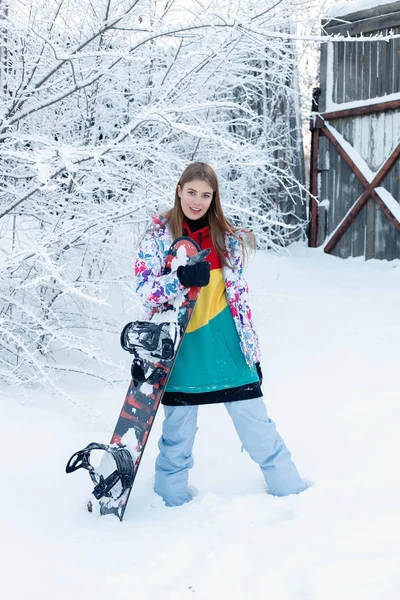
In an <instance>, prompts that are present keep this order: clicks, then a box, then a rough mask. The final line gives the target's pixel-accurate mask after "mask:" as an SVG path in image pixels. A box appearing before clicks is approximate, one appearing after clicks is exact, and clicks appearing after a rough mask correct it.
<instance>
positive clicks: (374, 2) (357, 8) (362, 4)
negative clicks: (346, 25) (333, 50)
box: [325, 0, 399, 18]
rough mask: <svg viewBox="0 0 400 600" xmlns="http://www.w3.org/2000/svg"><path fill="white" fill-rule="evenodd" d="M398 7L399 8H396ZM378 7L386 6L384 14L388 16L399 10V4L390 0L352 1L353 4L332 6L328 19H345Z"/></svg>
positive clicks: (327, 12)
mask: <svg viewBox="0 0 400 600" xmlns="http://www.w3.org/2000/svg"><path fill="white" fill-rule="evenodd" d="M396 5H397V6H396ZM377 6H382V7H383V6H385V7H387V9H386V8H385V10H384V11H382V12H383V13H385V14H387V13H390V12H391V7H392V8H393V10H394V11H395V10H399V2H398V0H397V1H396V2H388V0H352V1H351V2H344V3H342V4H336V5H335V6H331V7H330V8H328V10H327V11H326V13H325V17H326V18H332V17H343V16H345V15H351V14H353V13H357V12H361V11H365V10H369V9H371V8H376V7H377Z"/></svg>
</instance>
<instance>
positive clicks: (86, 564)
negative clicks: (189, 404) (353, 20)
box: [0, 0, 400, 600]
mask: <svg viewBox="0 0 400 600" xmlns="http://www.w3.org/2000/svg"><path fill="white" fill-rule="evenodd" d="M331 4H334V3H331ZM348 4H349V5H350V4H351V5H352V6H347V5H346V6H345V7H344V8H342V9H341V13H340V14H341V15H342V16H346V15H348V14H351V13H352V12H354V11H363V10H372V11H375V7H381V6H384V4H385V3H384V2H383V0H379V2H371V0H357V2H354V3H348ZM394 4H396V6H394V8H393V13H394V12H396V11H398V10H399V7H398V6H397V4H398V3H394ZM330 10H331V12H329V14H330V15H331V16H332V15H335V14H337V7H334V8H333V9H330ZM376 10H377V11H378V12H379V10H381V9H380V8H376ZM324 11H325V7H324V6H322V5H321V3H320V2H312V1H309V2H301V1H300V0H282V1H281V2H278V3H276V2H274V1H273V0H257V1H253V0H216V1H212V2H211V1H208V0H207V1H205V2H200V1H198V0H166V1H165V2H160V1H159V0H96V2H93V1H92V0H0V124H1V127H0V414H1V419H0V430H1V440H2V445H3V452H2V453H1V458H0V465H1V471H0V472H1V474H2V478H3V481H2V485H1V486H0V515H1V516H0V540H1V543H0V573H1V577H0V597H1V598H4V599H6V598H7V599H9V598H10V599H11V598H12V599H13V600H50V599H51V600H53V599H57V600H67V599H68V600H70V599H71V598H73V599H74V600H86V599H87V598H95V599H96V600H115V599H116V598H118V599H120V598H121V599H125V598H135V599H136V598H141V599H142V600H185V599H190V598H193V599H198V600H220V599H221V598H224V597H226V598H229V599H230V600H247V599H252V600H265V599H266V598H268V599H272V600H301V599H303V598H308V599H309V600H400V542H399V540H400V513H399V503H400V479H399V477H398V464H397V462H398V456H399V455H400V437H399V435H398V423H399V422H400V403H399V396H400V394H399V385H398V372H397V368H398V364H397V363H398V357H399V350H400V324H399V319H398V307H399V303H400V259H399V258H395V259H394V260H386V259H385V258H384V253H385V251H389V250H390V252H391V253H392V254H391V255H390V257H391V258H392V257H393V256H399V253H398V252H397V250H398V247H399V246H398V238H397V237H396V235H397V233H398V231H400V229H399V228H398V229H397V230H396V223H397V224H399V227H400V212H399V205H398V202H399V187H398V181H399V179H398V177H397V175H398V168H399V167H398V160H397V166H396V161H395V160H394V161H392V162H393V164H392V165H391V166H392V167H393V173H394V175H393V174H392V175H393V176H392V175H390V177H391V179H390V178H389V177H387V178H386V179H384V178H381V180H380V182H379V187H376V195H375V196H374V197H372V196H371V197H369V204H368V207H367V208H366V209H365V210H364V212H365V211H366V210H367V209H368V211H369V212H368V219H367V218H366V220H365V224H363V223H364V222H363V221H361V219H363V218H364V213H363V212H362V213H361V217H360V219H359V222H361V229H360V231H361V233H360V234H357V233H355V229H354V228H353V229H350V230H349V232H348V233H347V234H346V235H344V236H342V238H341V240H340V243H339V244H338V246H337V248H340V251H337V250H335V251H334V252H333V253H332V254H327V253H325V252H324V249H323V245H320V246H319V247H309V245H310V240H309V238H310V239H311V237H312V234H311V236H310V221H312V218H310V206H313V203H314V210H317V209H316V208H315V207H317V203H316V201H315V198H313V197H312V195H311V194H310V191H309V190H310V186H309V179H308V175H306V171H307V163H308V165H309V164H310V162H312V159H311V160H310V157H309V156H308V152H309V137H308V136H309V133H308V117H309V111H310V96H311V89H312V88H313V87H314V86H316V85H318V84H319V82H318V76H317V70H318V60H319V58H318V57H319V49H320V46H319V44H320V42H321V40H322V42H323V44H324V43H325V42H328V41H329V44H330V45H329V52H328V60H327V64H328V66H329V68H331V69H332V72H331V73H328V75H327V89H328V92H329V93H328V99H327V103H326V110H331V111H337V110H340V109H342V108H343V106H344V105H345V107H346V108H347V109H348V110H350V111H351V110H353V109H354V108H355V109H356V110H357V108H358V109H360V107H362V110H363V111H364V112H365V114H367V113H368V111H372V112H373V110H372V109H371V108H370V107H371V106H372V105H374V103H375V104H377V101H378V100H379V103H380V104H385V103H386V104H387V105H388V103H389V102H390V109H388V107H387V106H386V107H383V108H384V110H386V109H387V111H388V112H385V113H384V112H381V113H380V116H379V118H377V117H376V115H375V113H374V114H373V116H372V117H371V120H370V121H368V118H369V117H366V118H364V121H362V117H360V116H358V117H357V118H358V119H359V120H358V121H357V122H356V126H355V128H354V131H355V132H356V134H355V135H354V139H351V135H350V133H351V132H352V129H351V127H347V125H345V126H343V129H340V127H341V125H340V122H339V125H338V120H337V121H335V120H334V119H333V118H332V121H331V122H333V123H334V126H335V127H337V129H333V126H332V125H330V124H329V122H328V120H327V121H326V123H327V125H326V131H327V132H328V133H329V131H331V132H332V131H333V132H334V134H332V136H333V137H334V138H335V140H336V142H337V143H338V145H339V146H340V145H341V146H342V148H343V149H344V150H345V152H347V154H348V158H349V159H351V160H350V162H351V161H352V164H353V165H354V166H355V167H356V168H358V172H359V173H360V176H358V179H360V180H362V178H364V180H365V182H364V183H365V185H364V184H363V185H364V187H368V186H369V185H370V184H371V182H374V181H375V179H376V177H377V174H379V172H380V171H381V169H382V165H383V164H384V161H386V160H387V158H388V156H389V155H390V153H391V152H393V151H394V149H395V148H396V147H397V146H396V145H397V144H398V143H399V139H398V134H399V132H400V121H399V118H398V116H399V108H400V104H399V102H400V96H399V94H400V83H399V78H398V76H397V75H396V73H398V56H399V54H398V50H396V48H398V46H396V45H395V44H398V40H399V37H400V29H398V30H395V31H394V30H390V31H389V29H387V30H385V32H384V33H382V34H380V38H379V44H380V45H379V46H377V45H376V46H374V48H379V51H378V50H376V53H375V55H374V56H375V58H374V60H375V63H374V65H381V63H380V62H379V61H380V60H381V59H382V61H381V62H382V64H383V58H382V57H385V61H386V62H385V64H386V65H387V66H388V69H389V71H390V73H391V77H392V79H391V82H392V81H393V87H392V88H390V90H389V91H388V89H389V88H388V86H386V87H385V86H384V85H381V86H380V91H379V90H377V92H376V95H375V96H374V94H373V93H372V92H371V89H372V83H373V82H374V81H375V80H373V78H371V77H370V81H369V84H368V85H369V88H368V90H367V91H366V92H365V94H364V97H363V98H359V97H357V99H356V101H354V100H353V99H352V98H350V96H349V98H347V99H346V98H345V101H344V103H343V102H341V103H338V102H337V89H338V83H337V80H335V78H334V73H333V65H336V62H335V61H337V58H335V57H336V56H337V54H335V52H336V50H334V48H337V46H335V44H337V45H339V44H341V43H344V40H345V37H341V34H338V35H337V37H336V38H334V37H329V35H330V34H329V35H325V36H324V38H323V39H322V38H321V29H320V22H321V18H322V16H323V14H328V13H326V12H324ZM332 11H333V12H332ZM377 14H378V13H377ZM375 16H377V15H375ZM378 16H379V15H378ZM391 18H393V17H391ZM352 39H353V38H352ZM358 42H359V43H354V44H353V46H354V47H355V46H357V50H354V56H356V55H357V52H361V50H359V49H360V48H362V52H363V53H364V54H360V55H357V56H362V60H364V58H365V60H367V58H366V57H367V56H369V57H371V56H372V55H373V52H372V51H370V47H372V45H373V43H376V44H377V43H378V42H376V41H375V42H373V43H372V44H370V43H369V41H368V40H367V41H365V38H364V37H363V35H362V34H361V37H360V38H359V39H358ZM323 44H322V45H323ZM386 46H387V48H389V47H390V52H392V54H390V53H389V50H387V48H386ZM386 50H387V51H386ZM379 53H380V54H379ZM342 54H343V53H342ZM344 54H346V52H344ZM348 54H349V55H350V52H349V53H348ZM352 56H353V55H352ZM379 56H381V59H380V58H379ZM391 56H392V57H395V59H393V60H397V62H393V63H391V62H390V57H391ZM396 57H397V58H396ZM371 61H372V59H371ZM365 64H366V63H365ZM371 64H372V62H371ZM396 69H397V71H396ZM364 70H366V67H365V69H364ZM382 72H383V69H382ZM377 73H378V71H377ZM379 73H380V71H379ZM376 79H377V77H376ZM350 80H351V78H349V82H350ZM371 82H372V83H371ZM396 85H397V88H396ZM339 87H340V86H339ZM342 87H343V86H342ZM349 89H350V86H348V88H347V92H346V93H347V94H349V91H348V90H349ZM342 91H343V90H342ZM343 93H344V92H343ZM335 94H336V95H335ZM344 95H345V94H344ZM377 110H378V109H377ZM379 110H381V111H383V109H382V106H381V107H380V108H379ZM368 114H369V113H368ZM386 115H389V116H386ZM385 118H386V121H385ZM371 123H372V125H371ZM346 127H347V129H346ZM357 128H358V129H357ZM370 131H372V132H373V137H372V138H371V140H370V142H368V141H366V140H367V139H368V136H369V135H370ZM321 147H322V150H321V151H320V153H319V158H318V161H319V160H320V159H321V161H320V163H319V164H317V167H318V166H319V167H321V165H323V168H322V167H321V168H320V169H319V175H318V177H316V178H315V187H314V188H313V189H314V192H315V197H316V198H317V199H318V200H319V208H318V211H320V212H319V217H320V220H319V230H318V231H316V230H314V234H315V239H317V237H318V239H319V240H320V241H319V243H320V244H322V243H323V241H324V240H325V241H326V239H328V235H332V234H334V233H336V232H337V230H338V229H340V227H341V226H342V225H343V222H344V221H345V218H346V215H347V214H348V212H349V211H350V209H351V207H352V205H353V203H354V202H356V201H357V197H358V195H359V194H360V195H361V194H362V193H363V191H364V187H360V183H359V181H357V180H356V179H357V178H354V177H353V174H354V173H353V174H352V173H350V175H351V177H353V179H351V178H350V181H351V185H348V184H347V183H346V182H345V178H344V175H348V172H346V169H344V170H340V169H341V166H343V165H341V163H340V164H339V161H338V160H336V158H335V160H336V162H335V161H334V160H332V159H331V158H329V157H328V158H327V156H328V150H329V147H328V146H327V145H326V146H321ZM324 153H325V154H324ZM343 160H344V159H343ZM192 161H206V162H209V163H210V164H211V165H212V166H214V167H215V169H216V171H217V174H218V177H219V179H220V183H221V191H222V204H223V209H224V211H225V213H226V215H227V216H228V217H229V219H230V220H231V221H232V222H233V223H234V224H235V225H240V226H243V227H249V228H251V229H252V230H253V231H254V233H255V235H256V238H257V250H256V251H255V252H254V253H253V254H252V256H251V258H250V261H249V264H248V266H247V279H248V282H249V287H250V298H251V303H252V308H253V312H254V317H255V321H256V325H257V330H258V333H259V337H260V340H261V348H262V363H261V364H262V369H263V373H264V382H263V394H264V397H265V401H266V405H267V408H268V412H269V416H270V418H272V419H273V420H274V421H275V422H276V424H277V428H278V431H279V432H280V434H281V435H282V437H283V438H284V440H285V442H286V444H287V445H288V447H289V448H290V450H291V451H292V454H293V458H294V460H295V462H296V464H297V466H298V468H299V471H300V472H301V474H302V476H303V477H304V478H305V479H306V480H307V481H308V482H309V484H310V486H309V488H308V489H307V490H306V491H305V492H303V493H302V494H300V495H298V496H288V497H283V498H278V497H274V496H271V495H269V494H268V493H267V490H266V489H265V484H264V480H263V478H262V475H261V472H260V470H259V468H258V467H257V465H256V464H254V463H253V462H252V461H251V459H250V458H249V456H248V455H247V454H246V452H244V451H242V449H241V446H240V442H239V440H238V437H237V435H236V433H235V431H234V428H233V425H232V422H231V420H230V419H229V417H228V415H227V413H226V410H225V408H224V406H223V405H221V404H219V405H212V406H202V407H201V408H200V411H199V429H198V433H197V437H196V442H195V448H194V458H195V466H194V468H193V470H192V471H191V475H190V484H191V485H192V486H193V490H194V492H195V495H194V498H193V500H192V501H191V502H190V503H188V504H185V505H184V506H181V507H175V508H168V507H166V506H165V505H164V503H163V501H162V499H161V498H160V497H159V496H157V495H156V494H155V492H154V491H153V478H154V461H155V457H156V455H157V452H158V448H157V442H158V439H159V436H160V431H161V423H162V408H161V409H160V411H159V413H158V414H157V417H156V421H155V424H154V427H153V429H152V431H151V435H150V439H149V442H148V444H147V447H146V451H145V453H144V458H143V461H142V463H141V467H140V470H139V474H138V476H137V479H136V481H135V485H134V489H133V491H132V495H131V498H130V502H129V505H128V508H127V510H126V513H125V516H124V520H123V522H120V521H119V520H118V519H117V518H115V517H113V516H105V517H100V516H99V515H98V514H89V513H88V512H87V510H86V501H87V499H88V496H89V495H90V492H91V490H92V488H93V485H92V482H91V480H90V478H89V475H88V474H87V473H86V472H84V471H83V470H81V471H78V472H77V473H74V474H71V475H67V474H66V473H65V466H66V463H67V461H68V459H69V458H70V456H71V455H72V454H73V453H74V452H75V451H77V450H78V449H81V448H83V447H85V446H86V445H87V444H88V443H89V442H92V441H96V442H100V443H104V444H107V443H108V442H109V441H110V437H111V434H112V431H113V429H114V426H115V422H116V419H117V417H118V414H119V412H120V409H121V405H122V402H123V399H124V396H125V393H126V390H127V387H128V384H129V372H130V357H129V355H127V353H125V352H123V351H122V350H121V348H120V344H119V335H120V331H121V329H122V327H123V326H124V325H125V323H127V322H128V321H132V320H134V319H137V318H140V316H141V314H142V313H141V310H140V306H139V301H138V298H137V297H136V295H135V291H134V279H133V273H132V267H133V262H134V258H135V253H136V250H137V245H138V241H139V240H140V238H141V236H142V234H143V233H144V231H145V230H146V227H147V226H148V224H149V219H150V217H151V215H154V214H160V213H161V212H162V211H165V210H166V209H167V208H168V207H170V206H171V203H172V201H173V197H174V193H175V186H176V183H177V177H178V176H179V173H180V172H181V171H182V169H183V168H184V167H185V166H186V165H187V164H188V163H189V162H192ZM318 161H317V163H318ZM347 164H348V163H347ZM396 169H397V171H396ZM322 171H323V173H325V175H323V176H324V177H325V176H326V182H328V183H324V186H325V187H323V188H322V186H321V181H322V179H321V177H322V175H320V173H321V172H322ZM339 173H340V176H339ZM342 173H344V175H343V178H342ZM387 173H389V171H387ZM327 174H328V175H327ZM331 175H332V178H331V179H332V180H333V181H334V193H335V194H336V201H334V198H333V195H332V196H329V194H328V193H326V197H321V189H324V190H325V189H326V190H329V185H330V181H331V180H330V179H329V177H331ZM396 177H397V179H396ZM357 185H358V186H359V187H357ZM377 185H378V184H377ZM340 186H342V187H340ZM396 186H397V187H396ZM372 187H373V186H372ZM355 190H358V191H357V193H356V191H355ZM314 192H313V193H314ZM373 193H374V191H372V192H371V194H373ZM332 194H333V192H332ZM346 194H347V195H346ZM353 196H354V198H353ZM342 199H344V200H343V206H342V205H340V210H342V209H343V211H342V213H341V212H340V210H339V204H340V202H341V201H342ZM367 200H368V198H367ZM375 201H376V202H377V203H378V204H379V202H378V201H380V202H381V204H379V206H380V207H381V208H383V209H384V211H386V212H384V214H383V213H382V214H381V213H380V212H379V211H380V208H379V206H378V204H374V202H375ZM323 211H325V213H324V212H323ZM346 211H348V212H346ZM314 214H315V212H314ZM324 214H325V217H324V218H326V221H325V223H326V227H327V230H326V231H324V227H323V225H321V223H322V222H323V218H322V217H323V215H324ZM371 215H373V216H374V218H375V219H376V223H378V225H376V230H375V231H374V232H373V235H372V234H371V230H370V229H368V228H370V227H371V223H372V221H373V218H372V217H371ZM382 215H383V216H382ZM388 215H389V217H390V220H391V221H392V223H389V217H388ZM311 216H312V213H311ZM379 219H381V220H379ZM374 223H375V222H374ZM393 224H394V225H395V227H394V228H393ZM328 226H329V227H330V229H329V227H328ZM389 226H390V227H392V229H390V230H389ZM328 230H329V231H328ZM321 232H322V233H321ZM317 234H318V236H317ZM324 236H325V238H324ZM321 238H323V239H322V241H321ZM389 238H390V240H389ZM343 240H344V241H343ZM371 240H372V241H373V243H372V242H371ZM311 245H312V244H311ZM364 246H365V248H367V249H368V251H371V252H372V250H373V252H376V253H377V255H378V254H379V255H380V256H381V255H382V256H383V260H376V259H373V260H365V258H366V253H367V250H365V256H364ZM360 248H361V250H360ZM371 249H372V250H371ZM346 252H348V254H345V253H346ZM396 252H397V254H396ZM340 253H341V254H340ZM335 254H336V255H335ZM337 254H340V255H341V256H344V255H346V256H349V258H346V259H343V258H339V257H338V255H337Z"/></svg>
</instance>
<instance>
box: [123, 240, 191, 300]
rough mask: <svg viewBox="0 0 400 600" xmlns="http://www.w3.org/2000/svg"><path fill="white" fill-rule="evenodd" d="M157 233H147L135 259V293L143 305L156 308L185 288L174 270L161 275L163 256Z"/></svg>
mask: <svg viewBox="0 0 400 600" xmlns="http://www.w3.org/2000/svg"><path fill="white" fill-rule="evenodd" d="M156 235H157V233H155V234H153V233H149V234H147V235H146V236H145V237H144V238H143V240H142V241H141V243H140V245H139V251H138V255H137V258H136V261H135V278H136V293H137V294H138V296H139V298H140V300H141V301H142V303H143V305H144V306H147V307H152V308H156V307H157V306H160V305H162V304H165V302H171V301H172V300H173V299H174V298H175V297H176V296H177V295H178V294H180V293H181V292H182V291H184V290H186V288H185V287H184V286H183V285H182V284H181V283H180V281H179V279H178V276H177V274H176V271H172V272H171V273H169V274H168V275H163V274H162V273H163V270H164V256H163V252H162V250H161V249H160V247H159V244H158V243H157V239H156V237H155V236H156Z"/></svg>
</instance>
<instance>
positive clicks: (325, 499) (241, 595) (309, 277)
mask: <svg viewBox="0 0 400 600" xmlns="http://www.w3.org/2000/svg"><path fill="white" fill-rule="evenodd" d="M248 271H249V282H250V289H251V292H252V297H253V306H254V311H255V316H256V319H257V324H258V327H259V331H260V336H261V342H262V349H263V361H262V365H263V369H264V372H265V383H264V385H263V390H264V395H265V398H266V402H267V406H268V410H269V413H270V417H271V418H273V419H274V420H275V421H276V423H277V425H278V427H279V430H280V432H281V434H282V435H283V436H284V438H285V440H286V442H287V444H288V446H289V447H290V448H291V450H292V452H293V455H294V457H295V460H296V462H297V464H298V466H299V469H300V470H301V472H302V474H303V476H304V477H306V478H307V479H309V480H311V481H312V482H314V483H313V486H312V487H311V488H310V489H309V490H307V491H306V492H304V493H303V494H301V495H300V496H291V497H287V498H274V497H272V496H269V495H267V494H266V493H265V490H264V482H263V478H262V476H261V473H260V472H259V469H258V467H257V466H256V465H255V464H254V463H252V461H251V460H250V458H249V457H248V456H247V455H246V454H245V453H241V449H240V443H239V441H238V439H237V436H236V433H235V431H234V430H233V427H232V424H231V421H230V419H229V418H228V416H227V414H225V412H226V411H225V410H224V408H223V406H211V407H202V410H201V411H200V419H199V431H198V434H197V440H196V444H195V467H194V469H193V471H192V474H191V483H192V484H193V485H194V486H195V487H196V488H197V489H198V495H197V496H196V497H195V498H194V500H193V501H192V502H191V503H189V504H187V505H185V506H183V507H178V508H166V507H165V506H164V505H163V503H162V501H161V499H160V498H159V497H158V496H156V494H155V493H154V492H153V491H152V481H153V471H154V458H155V456H156V452H157V441H158V437H159V433H160V425H161V414H158V417H157V420H156V423H155V426H154V428H153V431H152V435H151V439H150V441H149V444H148V446H147V449H146V453H145V456H144V459H143V462H142V466H141V471H140V472H139V475H138V479H137V482H136V488H135V490H134V492H132V497H131V500H130V504H129V506H128V508H127V511H126V514H125V518H124V521H123V522H122V523H120V522H119V520H118V519H117V518H115V517H99V516H95V515H90V514H88V513H87V512H86V510H85V499H86V495H87V494H88V493H89V492H90V491H91V489H92V487H91V482H90V479H89V476H88V474H87V473H86V472H83V471H80V472H77V473H76V474H72V475H66V474H65V473H64V468H65V463H66V461H67V459H68V458H69V456H70V455H71V454H72V452H73V451H75V450H76V449H78V448H81V447H83V446H85V445H86V444H87V443H88V442H90V441H99V442H105V443H107V442H108V441H109V437H110V431H112V429H113V426H114V423H115V419H116V415H117V413H118V412H119V409H120V404H121V403H122V399H123V396H124V393H125V391H126V390H125V388H126V387H127V383H128V378H127V381H126V382H124V383H121V385H119V386H115V387H107V386H102V385H101V384H99V383H97V384H96V385H94V386H92V385H91V384H90V382H89V383H87V384H86V385H85V386H81V385H78V384H77V385H76V386H74V382H73V381H71V389H70V391H72V392H73V394H74V396H75V397H76V398H77V399H78V400H79V403H80V406H81V407H82V408H81V409H80V408H76V407H74V406H72V405H71V404H69V403H68V402H66V401H64V402H62V401H56V400H55V398H54V396H53V395H51V394H44V393H37V394H33V395H32V399H31V401H30V402H26V401H25V402H21V399H19V398H16V397H11V396H9V395H6V396H3V397H1V412H2V419H1V437H2V440H3V448H4V452H2V458H1V462H2V464H1V473H2V475H3V485H2V486H1V520H2V534H1V539H2V550H1V570H2V580H1V589H2V596H3V597H4V598H8V597H12V598H15V599H16V600H17V599H18V600H25V598H31V599H34V600H39V599H40V600H50V598H54V597H57V598H59V599H60V600H63V599H64V598H65V599H67V598H71V597H74V598H76V599H77V600H81V599H82V600H83V599H84V598H87V597H93V598H98V599H99V600H109V599H112V598H115V597H118V598H126V597H136V596H137V597H142V598H149V599H151V600H169V599H171V600H181V599H182V600H183V599H186V598H192V597H193V598H201V599H213V600H214V599H215V600H217V599H219V598H222V597H225V596H227V597H228V596H229V597H230V598H232V599H235V600H236V599H237V600H244V599H247V598H255V599H257V600H258V599H260V600H261V599H262V598H266V597H270V598H274V599H276V600H300V599H301V598H310V600H334V599H337V598H342V599H346V600H378V599H379V600H381V599H382V600H383V599H384V600H397V599H398V598H399V589H400V568H399V567H400V547H399V535H398V534H399V530H400V516H399V510H398V506H399V500H400V482H399V478H398V476H397V471H398V469H397V457H398V455H399V450H400V447H399V446H400V441H399V436H398V432H397V429H398V422H399V418H400V414H399V412H400V407H399V402H398V399H399V394H398V374H397V360H398V350H399V336H400V326H399V323H398V319H397V312H398V306H399V301H400V261H392V262H390V263H388V262H381V261H369V262H365V261H364V260H362V259H350V260H347V261H343V260H340V259H339V258H334V257H330V256H326V255H324V254H323V253H322V252H320V251H319V250H311V249H308V248H306V247H305V246H304V245H302V244H298V245H296V246H294V247H292V248H291V250H290V253H288V252H281V253H279V254H277V255H275V254H273V255H271V254H264V253H258V255H257V256H256V257H255V258H254V259H253V260H252V262H251V264H250V266H249V270H248ZM114 345H115V346H116V347H117V345H118V343H117V341H114ZM121 353H122V351H121ZM128 368H129V360H128V359H127V361H126V369H127V370H128Z"/></svg>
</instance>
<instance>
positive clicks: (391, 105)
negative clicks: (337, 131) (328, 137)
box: [321, 100, 400, 121]
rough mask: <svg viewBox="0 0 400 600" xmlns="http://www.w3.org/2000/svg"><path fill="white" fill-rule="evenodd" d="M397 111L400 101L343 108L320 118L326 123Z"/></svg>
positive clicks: (322, 114) (324, 114)
mask: <svg viewBox="0 0 400 600" xmlns="http://www.w3.org/2000/svg"><path fill="white" fill-rule="evenodd" d="M397 109H400V100H390V101H389V102H378V103H377V104H369V105H367V106H356V107H354V108H344V109H343V110H340V109H339V110H335V111H333V112H326V113H321V117H322V118H323V119H326V120H327V121H328V120H329V119H343V118H345V117H358V116H362V115H370V114H371V113H377V112H383V111H386V110H397Z"/></svg>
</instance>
